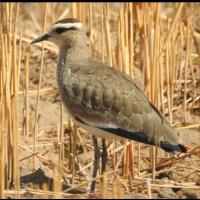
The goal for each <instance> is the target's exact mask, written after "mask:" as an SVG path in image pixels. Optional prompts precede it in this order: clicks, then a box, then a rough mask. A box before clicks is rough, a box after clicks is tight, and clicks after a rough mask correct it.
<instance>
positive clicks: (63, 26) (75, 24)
mask: <svg viewBox="0 0 200 200" xmlns="http://www.w3.org/2000/svg"><path fill="white" fill-rule="evenodd" d="M82 26H83V24H82V23H80V22H77V23H58V24H54V25H53V26H52V29H56V28H58V27H59V28H71V27H75V28H77V29H80V28H82Z"/></svg>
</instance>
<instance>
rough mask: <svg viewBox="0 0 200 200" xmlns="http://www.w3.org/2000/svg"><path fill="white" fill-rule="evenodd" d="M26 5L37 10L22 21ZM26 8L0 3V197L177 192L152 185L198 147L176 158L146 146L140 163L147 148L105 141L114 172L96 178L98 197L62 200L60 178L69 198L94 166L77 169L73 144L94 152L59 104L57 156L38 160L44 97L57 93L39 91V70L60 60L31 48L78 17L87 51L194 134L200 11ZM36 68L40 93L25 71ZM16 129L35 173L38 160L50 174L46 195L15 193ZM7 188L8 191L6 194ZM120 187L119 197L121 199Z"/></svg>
mask: <svg viewBox="0 0 200 200" xmlns="http://www.w3.org/2000/svg"><path fill="white" fill-rule="evenodd" d="M29 5H30V7H31V6H32V8H33V10H34V9H35V8H37V12H34V11H33V12H32V13H31V12H30V13H29V14H27V12H29V11H30V10H31V8H30V9H29V8H28V7H29ZM29 5H26V4H25V3H23V4H22V3H20V4H19V3H1V4H0V38H1V39H0V116H1V117H0V137H1V139H0V157H1V163H0V177H1V180H0V197H1V198H6V197H7V195H10V194H12V195H15V196H16V197H19V196H20V195H24V194H25V193H31V194H33V195H39V196H45V195H46V196H48V195H49V196H52V195H53V196H54V197H55V198H60V197H63V198H81V197H85V198H87V197H88V198H95V197H98V196H100V197H109V196H110V195H112V194H113V193H114V195H115V196H114V197H116V198H117V197H123V195H125V194H127V193H137V192H138V193H141V195H143V197H146V198H151V197H152V190H154V188H155V187H157V188H159V187H174V186H175V184H176V183H174V184H173V183H172V184H171V185H169V184H164V185H162V184H160V183H157V180H156V176H157V175H158V173H159V170H161V169H163V168H164V169H165V168H166V167H169V166H170V167H171V168H173V167H174V164H175V163H176V162H177V161H179V162H180V160H183V159H185V158H186V157H188V156H192V155H199V147H196V148H194V149H191V150H190V151H189V152H188V153H187V154H185V155H178V158H175V159H174V158H169V155H168V154H166V153H165V154H163V151H161V150H160V149H158V148H155V147H150V148H149V155H148V156H144V154H143V153H142V152H143V151H144V149H146V145H143V144H139V145H138V144H137V143H135V142H130V141H127V142H125V143H124V144H121V143H120V144H119V143H117V142H114V141H109V142H108V143H109V148H108V150H109V151H108V152H109V160H110V162H111V163H112V168H113V171H109V172H107V173H106V174H105V175H100V176H98V177H97V179H100V178H102V177H104V178H103V179H102V180H103V181H102V183H101V186H100V192H99V193H98V194H96V195H97V196H95V194H94V195H93V196H92V194H87V195H84V196H80V195H79V194H77V195H74V196H73V195H70V194H66V193H62V192H61V190H62V188H61V181H62V179H64V182H67V183H68V184H70V185H71V188H69V189H67V190H66V191H70V190H71V189H74V188H82V189H86V188H84V186H85V185H86V186H87V185H88V184H89V183H91V181H92V179H91V178H89V177H87V178H86V180H82V178H81V176H80V174H79V172H81V171H84V170H86V169H87V168H89V167H91V165H92V163H89V164H88V165H87V166H81V165H82V164H81V163H80V162H79V158H78V149H77V145H76V144H77V143H80V145H81V147H82V148H83V152H87V151H89V150H91V148H92V147H91V144H90V142H88V140H87V138H84V134H82V132H84V131H83V130H82V129H81V128H79V127H76V126H74V124H73V122H72V121H71V120H70V119H65V118H64V117H63V112H64V111H63V106H62V103H60V121H59V122H58V124H57V127H56V130H57V131H56V134H57V135H56V139H55V140H56V142H57V143H56V144H57V146H58V149H59V151H58V155H59V156H58V160H57V162H54V161H52V160H49V159H48V158H46V157H45V156H43V155H41V154H40V152H39V150H38V147H39V145H40V144H39V143H38V141H39V137H40V135H41V134H44V133H45V132H47V131H46V130H43V131H42V133H41V132H39V130H38V120H39V117H40V116H39V107H40V101H41V97H42V96H49V95H52V94H53V95H55V94H57V93H58V91H57V88H54V87H42V85H43V77H44V72H45V71H44V65H45V62H47V61H48V59H49V57H51V56H55V55H56V54H57V49H56V48H55V46H53V45H51V44H49V43H42V44H38V45H36V47H34V48H33V49H30V46H29V43H30V41H31V40H32V39H33V38H35V37H36V35H38V34H41V33H42V32H45V31H46V29H47V28H48V27H49V26H50V25H51V24H52V23H53V22H54V21H56V20H58V19H61V18H64V17H75V18H79V19H80V20H82V21H84V22H85V23H86V24H87V25H88V32H89V38H88V45H89V46H90V49H91V55H92V56H94V57H98V58H99V59H102V61H103V62H108V63H109V64H110V65H111V66H113V67H116V68H118V69H119V70H120V71H123V72H125V73H127V74H129V75H130V76H132V77H134V78H135V79H136V81H137V80H138V79H140V81H141V82H142V83H141V85H142V86H141V87H143V88H144V91H145V93H146V95H147V96H148V97H149V99H150V101H151V102H152V103H153V104H154V105H155V106H156V107H157V108H158V109H159V110H160V111H161V112H162V113H163V114H164V115H165V116H166V117H168V118H169V121H170V123H171V124H172V125H173V126H176V127H178V128H179V129H184V128H196V129H198V130H199V128H200V124H199V123H193V124H188V123H187V113H188V112H190V113H191V114H194V115H199V113H200V90H199V88H200V69H199V56H200V50H199V46H198V40H199V37H200V35H199V30H198V29H197V26H196V23H197V21H196V20H197V19H198V17H199V16H200V15H199V14H200V13H199V11H198V10H199V9H198V8H199V6H200V5H199V4H197V6H196V5H193V4H191V5H187V4H184V3H176V4H170V9H169V8H168V6H164V5H163V4H161V3H123V4H120V5H119V4H117V5H115V6H114V5H112V4H109V3H102V4H98V3H66V4H56V3H43V4H35V5H33V4H29ZM38 8H40V9H39V10H38ZM167 8H168V9H167ZM186 8H187V9H190V10H191V14H187V13H184V12H183V10H185V9H186ZM168 10H169V12H167V11H168ZM58 11H59V12H58ZM24 16H25V17H26V18H25V19H24V18H23V17H24ZM31 57H32V58H31ZM33 59H34V60H33ZM35 61H38V66H39V79H38V80H39V81H38V84H37V89H31V88H30V80H29V77H30V68H31V67H32V66H31V63H34V62H35ZM22 69H23V70H22ZM138 76H140V77H141V78H138ZM20 80H23V81H22V82H23V84H20ZM21 95H22V96H23V97H24V99H25V110H24V121H23V124H22V126H20V123H19V116H18V114H19V113H18V111H19V96H21ZM31 97H34V98H35V116H34V122H32V123H30V121H31V120H30V118H31V117H30V98H31ZM176 111H181V112H182V114H183V115H184V121H181V120H178V119H177V118H176V116H175V112H176ZM64 128H68V129H69V134H68V136H67V137H66V135H64ZM51 129H53V127H51ZM21 130H23V135H24V136H26V137H31V138H32V143H31V144H29V145H32V147H33V148H29V147H21V148H23V149H24V151H28V152H29V153H31V156H28V157H25V158H24V160H26V159H29V158H30V157H32V159H33V169H35V162H36V160H35V159H36V158H39V159H40V162H41V163H46V165H48V166H50V168H52V169H53V172H54V187H53V193H52V192H49V191H48V188H46V189H44V188H45V187H44V188H43V189H44V190H43V191H42V190H36V189H32V188H28V189H22V188H20V178H19V176H20V175H19V155H18V152H19V151H18V147H19V142H18V141H19V138H20V135H21ZM55 140H53V139H52V140H51V139H49V140H48V145H55ZM65 145H67V147H68V149H69V152H68V154H67V155H68V156H66V153H65V147H66V146H65ZM186 145H187V146H188V147H190V146H191V145H190V144H186ZM77 166H78V170H77ZM168 170H169V169H168ZM64 177H65V178H64ZM66 177H67V178H66ZM108 177H109V179H110V180H112V181H113V180H116V182H115V181H114V182H115V184H113V185H112V184H111V183H110V181H108ZM67 179H68V180H69V181H68V180H67ZM138 183H139V184H138ZM138 185H139V186H138ZM140 187H141V188H142V189H141V188H140ZM178 187H179V188H181V187H188V188H190V187H193V188H196V189H199V186H194V185H191V184H189V183H187V181H186V183H185V184H183V185H178ZM11 188H13V190H10V189H11ZM119 188H120V190H121V191H122V192H118V191H119ZM140 191H143V192H140Z"/></svg>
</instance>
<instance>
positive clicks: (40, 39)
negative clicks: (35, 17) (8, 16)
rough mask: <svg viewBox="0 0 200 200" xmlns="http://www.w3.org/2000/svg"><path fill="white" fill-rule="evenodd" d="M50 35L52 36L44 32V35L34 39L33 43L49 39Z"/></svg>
mask: <svg viewBox="0 0 200 200" xmlns="http://www.w3.org/2000/svg"><path fill="white" fill-rule="evenodd" d="M49 37H50V36H49V35H48V34H44V35H42V36H40V37H38V38H36V39H35V40H33V41H32V42H31V44H35V43H38V42H41V41H44V40H48V38H49Z"/></svg>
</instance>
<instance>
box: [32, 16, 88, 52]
mask: <svg viewBox="0 0 200 200" xmlns="http://www.w3.org/2000/svg"><path fill="white" fill-rule="evenodd" d="M84 39H85V28H84V25H83V23H82V22H80V21H79V20H77V19H74V18H67V19H62V20H59V21H57V22H56V23H54V24H53V25H52V26H51V27H50V29H49V31H48V32H47V33H45V34H44V35H42V36H40V37H38V38H36V39H35V40H33V41H32V42H31V44H35V43H38V42H41V41H45V40H47V41H50V42H53V43H55V44H56V45H58V47H60V48H62V47H63V46H68V47H70V46H74V45H75V44H76V45H77V44H79V43H83V41H84Z"/></svg>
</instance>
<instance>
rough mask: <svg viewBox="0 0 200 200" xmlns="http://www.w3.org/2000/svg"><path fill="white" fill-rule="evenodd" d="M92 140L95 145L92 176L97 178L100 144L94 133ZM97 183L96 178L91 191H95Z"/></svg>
mask: <svg viewBox="0 0 200 200" xmlns="http://www.w3.org/2000/svg"><path fill="white" fill-rule="evenodd" d="M92 140H93V145H94V164H93V165H94V169H93V175H92V177H93V178H96V176H97V171H98V168H99V159H100V150H99V145H98V141H97V138H96V136H94V135H93V136H92ZM95 184H96V180H93V181H92V184H91V189H90V192H94V190H95Z"/></svg>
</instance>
